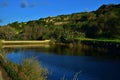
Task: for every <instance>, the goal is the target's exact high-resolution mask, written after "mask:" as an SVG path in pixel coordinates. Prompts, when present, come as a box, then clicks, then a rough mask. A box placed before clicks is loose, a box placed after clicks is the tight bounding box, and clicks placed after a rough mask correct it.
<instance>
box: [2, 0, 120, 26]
mask: <svg viewBox="0 0 120 80" xmlns="http://www.w3.org/2000/svg"><path fill="white" fill-rule="evenodd" d="M103 4H120V0H0V25H6V24H8V23H11V22H15V21H18V22H26V21H29V20H37V19H40V18H44V17H48V16H57V15H61V14H71V13H76V12H84V11H93V10H96V9H98V8H99V7H100V6H101V5H103Z"/></svg>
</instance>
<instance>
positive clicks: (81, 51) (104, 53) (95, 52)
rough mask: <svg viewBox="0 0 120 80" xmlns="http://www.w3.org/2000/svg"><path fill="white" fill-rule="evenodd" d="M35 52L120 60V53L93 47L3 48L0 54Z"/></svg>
mask: <svg viewBox="0 0 120 80" xmlns="http://www.w3.org/2000/svg"><path fill="white" fill-rule="evenodd" d="M21 50H22V51H29V50H30V51H31V50H33V51H36V52H38V53H39V52H45V53H48V54H56V55H67V56H93V57H98V58H110V59H120V54H119V52H120V51H114V50H110V49H108V48H101V47H96V48H95V47H93V46H87V45H82V44H80V45H73V46H71V45H51V46H50V47H49V48H44V47H35V48H3V49H1V54H2V55H4V56H5V55H6V54H8V53H10V52H18V51H21Z"/></svg>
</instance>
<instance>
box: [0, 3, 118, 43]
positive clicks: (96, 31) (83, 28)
mask: <svg viewBox="0 0 120 80" xmlns="http://www.w3.org/2000/svg"><path fill="white" fill-rule="evenodd" d="M119 15H120V4H117V5H114V4H109V5H102V6H101V7H100V8H98V10H96V11H91V12H81V13H73V14H68V15H58V16H56V17H53V16H49V17H47V18H40V19H39V20H32V21H28V22H21V23H19V22H13V23H10V24H7V25H5V26H1V27H0V39H5V40H44V39H53V40H56V41H59V42H66V41H67V42H69V41H72V40H74V39H75V38H105V39H120V16H119Z"/></svg>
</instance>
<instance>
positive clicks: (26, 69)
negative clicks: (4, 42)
mask: <svg viewBox="0 0 120 80" xmlns="http://www.w3.org/2000/svg"><path fill="white" fill-rule="evenodd" d="M0 66H1V67H2V68H3V69H4V70H5V71H6V72H7V74H8V76H9V77H10V78H11V80H46V79H47V76H46V74H47V70H46V69H43V68H42V67H41V65H40V64H39V62H38V61H37V60H36V59H33V58H30V59H25V60H23V62H22V63H21V64H20V65H17V64H14V63H11V62H9V61H7V60H6V59H5V58H4V56H2V55H0Z"/></svg>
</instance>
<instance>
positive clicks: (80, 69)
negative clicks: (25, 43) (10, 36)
mask: <svg viewBox="0 0 120 80" xmlns="http://www.w3.org/2000/svg"><path fill="white" fill-rule="evenodd" d="M2 51H4V52H5V53H9V54H7V55H6V57H7V59H8V60H10V61H13V62H15V63H18V64H20V62H21V60H22V59H24V58H30V57H36V58H37V60H39V62H40V63H41V65H42V67H45V68H47V69H48V70H49V75H48V80H60V79H61V78H63V77H65V79H67V80H72V79H73V77H74V75H75V74H76V73H79V74H78V80H120V77H119V75H120V69H119V68H120V54H119V51H116V52H115V53H113V52H112V51H110V50H108V49H105V48H91V47H87V48H85V46H84V47H81V46H80V47H70V46H65V45H62V46H58V45H53V46H51V47H49V48H44V47H39V48H38V47H37V48H4V49H3V50H2Z"/></svg>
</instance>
